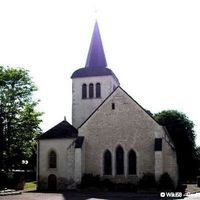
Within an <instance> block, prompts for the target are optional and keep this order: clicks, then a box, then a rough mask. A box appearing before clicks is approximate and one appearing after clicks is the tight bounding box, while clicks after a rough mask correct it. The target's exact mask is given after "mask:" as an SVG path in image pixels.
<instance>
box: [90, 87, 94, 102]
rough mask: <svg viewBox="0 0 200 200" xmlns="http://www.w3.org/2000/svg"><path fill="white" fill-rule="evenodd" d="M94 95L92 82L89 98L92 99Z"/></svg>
mask: <svg viewBox="0 0 200 200" xmlns="http://www.w3.org/2000/svg"><path fill="white" fill-rule="evenodd" d="M93 97H94V85H93V83H90V85H89V98H90V99H92V98H93Z"/></svg>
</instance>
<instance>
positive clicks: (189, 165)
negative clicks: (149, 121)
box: [154, 110, 197, 180]
mask: <svg viewBox="0 0 200 200" xmlns="http://www.w3.org/2000/svg"><path fill="white" fill-rule="evenodd" d="M154 118H155V119H156V120H157V121H158V122H159V123H160V124H161V125H163V126H165V127H166V128H167V130H168V132H169V134H170V136H171V138H172V140H173V142H174V145H175V148H176V153H177V161H178V165H179V175H180V179H181V180H188V179H192V178H194V177H195V175H196V173H197V162H196V160H197V154H196V144H195V132H194V124H193V122H192V121H191V120H189V118H188V117H187V116H186V115H185V114H184V113H181V112H178V111H176V110H166V111H162V112H160V113H157V114H155V115H154Z"/></svg>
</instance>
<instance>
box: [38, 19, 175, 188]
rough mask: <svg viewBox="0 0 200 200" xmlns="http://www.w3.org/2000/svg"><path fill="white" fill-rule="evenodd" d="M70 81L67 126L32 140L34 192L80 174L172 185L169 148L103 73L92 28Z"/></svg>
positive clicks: (162, 133) (157, 128)
mask: <svg viewBox="0 0 200 200" xmlns="http://www.w3.org/2000/svg"><path fill="white" fill-rule="evenodd" d="M71 79H72V124H70V123H68V122H67V121H66V120H63V121H61V122H60V123H59V124H57V125H55V126H54V127H52V128H51V129H49V130H48V131H46V132H45V133H43V134H41V135H39V137H38V138H37V181H38V189H41V190H47V189H50V190H51V189H53V190H55V189H57V190H65V189H70V188H72V187H76V185H77V184H79V183H80V182H81V178H82V176H83V175H84V174H93V175H99V176H100V177H101V179H109V180H111V181H113V182H115V183H135V184H137V182H138V181H139V180H140V179H141V178H142V176H143V175H144V174H146V173H152V174H154V175H155V178H156V180H157V181H158V180H159V178H160V176H161V175H162V174H163V173H165V172H167V173H168V174H169V175H170V177H171V178H172V180H173V181H174V184H175V185H177V181H178V166H177V158H176V150H175V147H174V144H173V142H172V140H171V138H170V136H169V134H168V132H167V130H166V128H165V127H163V126H161V125H159V124H158V123H157V122H156V121H155V119H154V118H153V117H152V116H151V115H149V113H148V112H146V110H145V109H144V108H143V107H142V106H141V105H140V104H139V103H137V102H136V101H135V100H134V99H133V98H132V97H131V96H130V95H129V94H128V93H127V92H126V91H125V90H124V89H123V88H121V87H120V83H119V80H118V78H117V76H116V75H115V74H114V73H113V71H112V70H111V69H109V68H108V67H107V62H106V57H105V53H104V49H103V44H102V40H101V35H100V31H99V27H98V23H97V22H96V23H95V26H94V30H93V34H92V39H91V43H90V47H89V51H88V56H87V60H86V64H85V67H83V68H80V69H78V70H76V71H75V72H73V74H72V76H71Z"/></svg>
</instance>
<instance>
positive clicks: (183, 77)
mask: <svg viewBox="0 0 200 200" xmlns="http://www.w3.org/2000/svg"><path fill="white" fill-rule="evenodd" d="M199 10H200V1H194V0H188V1H184V0H181V1H178V0H168V1H161V0H156V1H155V0H151V1H149V0H140V1H134V0H84V1H83V0H29V1H27V0H17V1H16V0H0V65H4V66H12V67H23V68H25V69H27V70H29V71H30V75H31V77H32V78H33V81H34V82H35V84H36V85H37V87H38V92H36V93H35V94H34V98H35V99H40V104H39V105H38V108H37V109H38V110H39V111H42V112H44V115H43V116H42V120H43V123H42V124H41V128H42V130H43V131H46V130H48V129H49V128H51V127H52V126H54V125H56V124H57V123H59V122H60V121H62V120H63V119H64V116H66V118H67V121H69V122H71V102H72V96H71V93H72V91H71V79H70V76H71V74H72V73H73V72H74V71H75V70H76V69H78V68H80V67H84V66H85V62H86V57H87V53H88V49H89V44H90V40H91V36H92V30H93V26H94V23H95V20H96V19H97V20H98V24H99V28H100V32H101V37H102V41H103V46H104V50H105V54H106V59H107V63H108V67H109V68H111V69H112V70H113V72H114V73H115V74H116V76H117V77H118V79H119V81H120V83H121V87H122V88H123V89H124V90H126V91H127V92H128V93H129V94H130V95H131V96H132V97H133V98H134V99H135V100H136V101H137V102H138V103H139V104H141V105H142V106H143V107H144V108H145V109H148V110H150V111H151V112H152V113H157V112H160V111H162V110H168V109H176V110H178V111H181V112H183V113H185V114H186V115H187V116H188V117H189V119H190V120H192V121H193V122H194V124H195V131H196V135H197V144H198V145H200V112H199V102H200V92H199V85H200V78H199V75H200V74H199V66H200V12H199Z"/></svg>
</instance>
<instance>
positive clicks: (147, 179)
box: [138, 173, 157, 189]
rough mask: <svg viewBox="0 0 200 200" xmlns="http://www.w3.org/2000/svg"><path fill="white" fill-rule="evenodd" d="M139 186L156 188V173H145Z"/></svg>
mask: <svg viewBox="0 0 200 200" xmlns="http://www.w3.org/2000/svg"><path fill="white" fill-rule="evenodd" d="M138 186H139V187H140V188H141V189H150V188H156V186H157V184H156V180H155V175H154V174H152V173H145V174H144V175H143V177H142V178H141V179H140V180H139V183H138Z"/></svg>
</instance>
